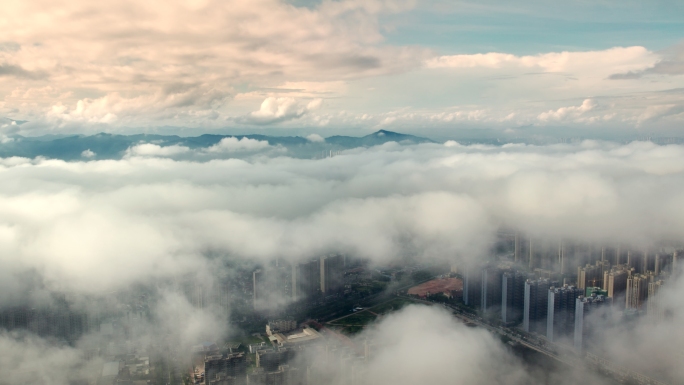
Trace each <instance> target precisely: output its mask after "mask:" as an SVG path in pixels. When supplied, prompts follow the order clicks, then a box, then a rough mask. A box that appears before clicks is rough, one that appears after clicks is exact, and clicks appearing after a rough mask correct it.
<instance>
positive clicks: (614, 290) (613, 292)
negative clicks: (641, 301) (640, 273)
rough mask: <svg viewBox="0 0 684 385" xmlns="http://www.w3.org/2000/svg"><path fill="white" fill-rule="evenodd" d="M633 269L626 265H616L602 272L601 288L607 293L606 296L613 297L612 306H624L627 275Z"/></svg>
mask: <svg viewBox="0 0 684 385" xmlns="http://www.w3.org/2000/svg"><path fill="white" fill-rule="evenodd" d="M633 270H634V269H630V268H628V266H627V265H616V266H613V267H612V268H611V269H610V271H606V272H604V273H603V289H604V290H605V291H606V292H607V293H608V297H610V298H612V299H613V306H616V307H618V308H624V306H625V296H626V294H625V293H626V291H627V277H629V276H630V275H631V274H632V272H633Z"/></svg>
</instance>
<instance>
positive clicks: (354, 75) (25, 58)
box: [0, 0, 684, 139]
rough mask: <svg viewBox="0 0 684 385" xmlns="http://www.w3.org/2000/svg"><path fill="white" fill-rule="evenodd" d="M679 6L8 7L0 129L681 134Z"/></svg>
mask: <svg viewBox="0 0 684 385" xmlns="http://www.w3.org/2000/svg"><path fill="white" fill-rule="evenodd" d="M683 7H684V5H682V4H681V2H677V1H652V2H639V1H608V0H605V1H573V2H567V3H562V4H559V3H551V2H545V1H534V0H526V1H523V2H517V3H516V4H515V5H514V6H513V5H510V4H509V3H508V2H501V1H477V2H475V1H438V0H434V1H421V2H415V1H411V0H396V1H395V0H371V1H358V0H340V1H330V0H325V1H305V0H292V1H282V0H258V1H249V2H246V1H212V0H187V1H173V2H163V3H162V2H154V1H152V2H145V3H140V2H133V1H119V2H115V3H92V2H87V1H68V2H66V1H39V0H36V1H9V2H6V3H5V4H4V5H3V8H4V9H3V12H2V15H0V36H2V40H1V41H0V84H1V87H0V130H2V131H1V133H2V135H5V136H7V135H15V134H21V135H43V134H72V133H83V134H92V133H97V132H111V133H139V132H160V133H174V134H182V135H193V134H199V133H206V132H217V133H255V132H258V133H267V134H271V135H290V134H297V135H310V134H312V133H316V134H319V135H322V136H330V135H334V134H339V133H350V134H356V135H360V134H367V133H370V132H373V131H375V130H377V129H388V130H394V131H401V132H407V133H412V134H420V135H423V136H427V137H435V138H443V139H449V138H459V137H461V136H463V135H465V133H468V135H471V136H473V135H474V136H478V135H489V136H491V135H500V136H506V137H524V136H526V135H528V134H529V132H530V130H532V131H535V132H539V131H541V132H548V133H552V134H553V135H555V136H562V137H587V136H590V137H591V136H595V137H602V138H617V137H623V136H628V137H643V136H649V135H658V136H666V137H670V136H681V134H682V131H681V122H682V112H683V111H684V109H683V108H684V102H683V101H682V91H681V90H682V88H684V87H683V86H684V83H683V79H684V78H683V76H682V75H683V74H684V45H683V44H684V42H683V40H682V39H683V36H682V33H681V31H682V30H684V9H682V8H683ZM13 122H14V124H13Z"/></svg>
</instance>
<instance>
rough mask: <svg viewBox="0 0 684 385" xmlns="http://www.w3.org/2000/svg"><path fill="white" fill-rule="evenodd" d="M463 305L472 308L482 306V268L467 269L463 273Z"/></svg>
mask: <svg viewBox="0 0 684 385" xmlns="http://www.w3.org/2000/svg"><path fill="white" fill-rule="evenodd" d="M463 303H465V304H466V305H469V306H472V307H479V306H480V305H481V304H482V271H481V268H474V267H467V268H466V269H465V270H464V272H463Z"/></svg>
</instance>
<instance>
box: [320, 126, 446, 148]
mask: <svg viewBox="0 0 684 385" xmlns="http://www.w3.org/2000/svg"><path fill="white" fill-rule="evenodd" d="M325 141H326V142H327V143H330V144H334V145H338V146H342V147H345V148H355V147H371V146H378V145H381V144H384V143H387V142H397V143H400V144H419V143H434V142H433V141H432V140H430V139H427V138H421V137H418V136H413V135H406V134H400V133H398V132H392V131H386V130H380V131H377V132H374V133H372V134H370V135H366V136H363V137H360V138H357V137H353V136H331V137H329V138H326V139H325Z"/></svg>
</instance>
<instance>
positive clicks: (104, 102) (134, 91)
mask: <svg viewBox="0 0 684 385" xmlns="http://www.w3.org/2000/svg"><path fill="white" fill-rule="evenodd" d="M162 5H163V8H164V9H165V11H164V12H157V10H159V9H160V7H161V6H162ZM412 7H413V2H412V1H401V0H392V1H385V0H371V1H366V2H359V1H355V0H345V1H324V2H321V3H320V4H317V5H315V6H313V7H301V6H294V5H292V4H290V3H289V2H286V1H282V0H265V1H261V2H257V3H253V2H248V3H245V2H243V1H229V2H227V3H226V2H221V1H214V0H210V1H202V2H187V1H172V2H163V3H161V2H160V3H145V4H141V3H139V2H134V1H125V2H123V3H121V2H120V3H117V4H104V3H102V4H96V5H93V4H91V3H89V2H86V1H69V2H45V1H42V0H34V1H29V2H24V3H22V4H20V5H19V4H17V5H13V6H10V7H7V8H6V9H5V10H4V11H5V12H4V14H5V15H6V17H7V21H8V22H7V23H5V24H3V26H2V27H0V33H1V34H2V36H3V38H4V39H7V40H6V41H7V42H6V43H3V49H2V50H0V82H2V83H3V87H5V88H6V89H8V90H14V91H13V93H12V94H11V95H8V96H7V98H6V99H5V100H4V101H3V103H4V106H5V107H7V108H16V109H17V110H18V112H19V114H21V115H22V116H23V117H29V116H30V117H31V118H32V120H36V119H38V118H41V119H42V118H47V119H48V121H49V122H50V123H53V124H54V123H55V122H57V124H61V123H64V124H72V125H73V124H79V123H89V124H94V123H105V124H114V125H123V124H126V123H129V122H136V123H141V122H151V121H155V122H157V123H158V122H159V121H164V122H167V123H168V122H175V124H178V122H179V121H180V122H182V123H183V124H184V125H191V124H193V123H194V122H198V121H201V122H210V121H211V118H212V115H213V114H215V113H220V112H221V111H219V112H216V110H215V108H219V109H223V111H222V112H223V113H226V110H225V108H226V106H225V104H226V101H227V100H229V99H230V98H229V97H230V96H233V95H235V94H236V92H235V88H237V87H238V86H239V85H241V84H247V83H249V84H251V86H250V88H251V89H252V90H259V89H262V88H270V89H276V88H278V87H281V86H283V87H285V88H283V89H282V91H283V92H287V88H290V87H294V88H296V89H301V90H302V92H301V93H298V94H297V95H296V96H297V97H302V96H303V95H307V96H306V97H320V96H321V95H323V94H324V93H325V92H328V91H326V90H330V89H335V90H340V89H341V88H343V85H342V86H341V84H342V82H344V81H345V80H347V79H354V78H360V77H366V76H374V75H379V74H387V73H394V72H401V71H404V70H406V69H409V68H416V67H417V66H419V63H420V61H421V60H422V59H424V58H426V57H427V53H428V51H427V50H426V49H422V48H418V47H395V46H391V45H388V44H382V43H383V40H384V37H383V34H382V30H381V28H380V25H379V24H380V22H379V19H380V18H381V17H382V15H386V14H391V13H396V12H404V11H406V10H409V9H411V8H412ZM37 10H40V11H41V12H44V15H47V16H46V17H44V18H37V17H36V16H35V15H36V14H37ZM84 13H87V14H88V15H89V17H88V18H87V19H84V18H83V17H82V15H83V14H84ZM18 20H22V22H21V23H19V22H18ZM247 20H249V22H247ZM65 25H68V26H69V27H68V28H65V27H64V26H65ZM162 42H163V44H162ZM19 47H20V48H21V49H19ZM65 52H69V54H68V55H67V54H65ZM48 76H49V81H50V82H49V86H50V87H53V90H54V91H55V92H54V93H55V96H54V97H53V98H34V99H32V102H31V103H29V104H25V103H23V101H24V99H23V98H22V97H21V95H23V94H26V93H30V92H33V91H35V90H37V89H40V88H42V87H44V86H46V85H48V83H46V82H47V79H48ZM316 84H318V85H316ZM53 106H55V107H54V108H53ZM61 106H64V107H61ZM212 111H213V114H212ZM241 113H244V112H243V111H241ZM226 115H227V116H235V114H230V113H227V114H226Z"/></svg>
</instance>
